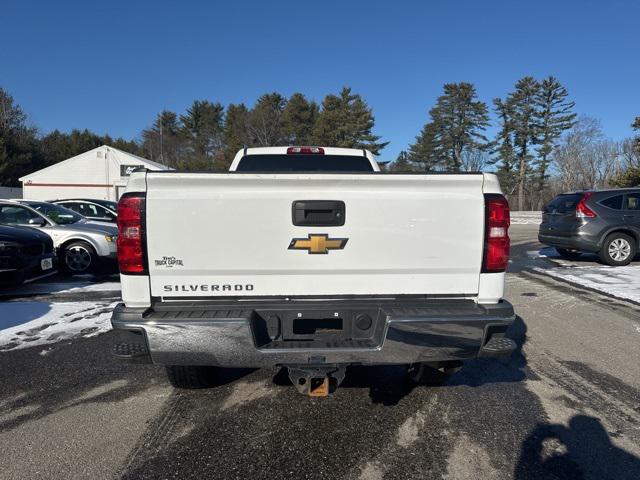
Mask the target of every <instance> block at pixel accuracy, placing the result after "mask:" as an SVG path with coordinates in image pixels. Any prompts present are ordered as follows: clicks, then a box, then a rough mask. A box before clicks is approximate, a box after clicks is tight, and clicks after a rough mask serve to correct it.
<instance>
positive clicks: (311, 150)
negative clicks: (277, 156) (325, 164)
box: [287, 147, 324, 155]
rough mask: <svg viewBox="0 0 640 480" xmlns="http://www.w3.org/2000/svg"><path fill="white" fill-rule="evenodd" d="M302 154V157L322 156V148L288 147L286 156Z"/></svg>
mask: <svg viewBox="0 0 640 480" xmlns="http://www.w3.org/2000/svg"><path fill="white" fill-rule="evenodd" d="M294 153H302V154H304V155H324V148H321V147H289V148H287V155H291V154H294Z"/></svg>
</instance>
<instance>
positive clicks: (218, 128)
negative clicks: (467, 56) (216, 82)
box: [0, 76, 640, 210]
mask: <svg viewBox="0 0 640 480" xmlns="http://www.w3.org/2000/svg"><path fill="white" fill-rule="evenodd" d="M491 113H493V116H494V118H496V120H497V125H496V126H497V127H498V130H497V133H496V135H495V137H494V138H491V139H490V138H488V137H487V134H486V131H487V129H488V128H489V127H490V125H491ZM374 126H375V117H374V115H373V111H372V109H371V107H369V105H368V104H367V103H366V102H365V100H364V99H363V98H362V97H361V96H360V95H358V94H356V93H354V92H353V91H352V90H351V89H350V88H348V87H345V88H343V89H342V90H341V91H340V92H338V93H336V94H328V95H326V96H325V97H324V99H323V100H322V102H321V103H320V104H318V103H316V102H315V101H314V100H311V99H308V98H307V97H306V96H305V95H304V94H302V93H294V94H293V95H291V96H290V97H288V98H287V97H285V96H283V95H281V94H279V93H276V92H273V93H267V94H264V95H262V96H260V97H259V98H258V99H257V101H256V102H255V104H254V105H253V106H252V107H248V106H246V105H245V104H243V103H239V104H230V105H227V106H226V107H225V106H224V105H222V104H221V103H219V102H211V101H209V100H196V101H194V102H193V103H192V104H191V105H190V106H189V108H187V109H186V110H185V111H184V112H183V113H176V112H172V111H169V110H163V111H161V112H160V113H158V115H157V116H156V118H155V120H154V121H153V123H152V124H151V125H150V126H149V127H147V128H145V129H143V130H142V132H141V134H140V137H139V139H137V140H126V139H122V138H111V137H110V136H109V135H98V134H95V133H93V132H90V131H89V130H86V129H85V130H73V131H71V132H69V133H64V132H60V131H58V130H54V131H53V132H50V133H48V134H46V135H40V134H39V133H38V130H37V129H36V128H35V127H33V126H30V125H29V124H28V122H27V117H26V115H25V113H24V112H23V110H22V109H21V108H20V106H19V105H18V104H16V102H15V101H14V99H13V98H12V97H11V95H10V94H9V93H8V92H6V91H5V90H3V89H2V88H0V185H5V186H18V185H19V182H18V178H19V177H21V176H22V175H25V174H27V173H30V172H33V171H35V170H37V169H39V168H43V167H45V166H47V165H50V164H53V163H56V162H59V161H61V160H64V159H66V158H69V157H72V156H74V155H77V154H80V153H82V152H85V151H87V150H90V149H92V148H95V147H97V146H100V145H102V144H108V145H111V146H113V147H116V148H119V149H121V150H124V151H128V152H130V153H134V154H137V155H140V156H143V157H146V158H149V159H151V160H154V161H158V162H160V163H163V164H165V165H168V166H170V167H174V168H180V169H185V170H213V171H224V170H226V169H227V168H228V166H229V165H230V163H231V161H232V160H233V157H234V155H235V154H236V152H237V151H238V150H239V149H241V148H242V147H243V146H248V147H253V146H274V145H329V146H337V147H348V148H367V149H369V150H371V151H372V152H373V153H374V154H379V153H380V151H381V150H382V149H383V148H384V147H385V146H386V145H387V144H388V142H384V141H382V140H381V137H380V136H378V135H375V134H374V133H373V129H374ZM632 127H633V128H634V129H635V130H636V131H637V132H638V136H637V137H635V138H630V139H627V140H625V141H623V142H613V141H611V140H609V139H607V138H606V137H605V136H604V135H603V133H602V128H601V126H600V123H599V122H598V121H597V120H594V119H592V118H589V117H578V116H577V114H576V112H575V103H574V102H573V101H571V100H570V98H569V93H568V91H567V89H566V88H565V87H564V86H563V85H562V84H561V83H560V82H559V81H558V80H557V79H556V78H554V77H548V78H545V79H542V80H537V79H535V78H533V77H530V76H527V77H524V78H522V79H520V80H519V81H518V82H516V84H515V85H514V87H513V90H512V91H511V92H509V93H508V94H507V95H506V96H505V97H504V98H496V99H494V100H493V102H492V109H491V110H490V108H489V106H488V105H487V104H486V103H485V102H483V101H481V100H480V99H479V98H478V95H477V92H476V89H475V87H474V85H473V84H471V83H468V82H461V83H449V84H445V85H444V88H443V92H442V95H440V96H439V97H438V98H437V99H436V102H435V104H434V106H433V107H432V108H431V109H430V110H429V111H428V118H427V121H426V123H425V125H424V126H423V127H422V129H421V130H420V132H419V133H418V135H417V136H416V139H415V142H414V143H412V144H411V145H409V146H408V147H407V149H406V150H403V151H402V152H400V154H399V155H398V158H397V159H396V160H395V161H394V162H393V163H391V164H390V165H388V166H387V167H386V169H387V170H390V171H395V172H403V171H417V172H435V171H449V172H457V171H472V170H485V171H486V170H492V171H495V172H496V173H497V175H498V176H499V178H500V182H501V184H502V188H503V190H504V191H505V193H507V195H508V196H509V197H510V200H511V202H512V204H513V205H514V207H515V208H517V209H520V210H522V209H539V208H541V206H542V205H543V204H544V202H546V201H547V200H549V198H551V197H552V196H553V195H555V194H557V193H559V192H561V191H566V190H572V189H578V188H603V187H608V186H626V185H636V184H639V183H640V117H638V118H636V120H635V122H634V123H633V125H632Z"/></svg>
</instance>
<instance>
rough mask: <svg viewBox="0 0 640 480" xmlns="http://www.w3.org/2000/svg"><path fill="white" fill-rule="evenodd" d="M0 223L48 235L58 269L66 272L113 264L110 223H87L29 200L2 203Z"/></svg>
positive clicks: (113, 238)
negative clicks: (33, 229) (56, 256)
mask: <svg viewBox="0 0 640 480" xmlns="http://www.w3.org/2000/svg"><path fill="white" fill-rule="evenodd" d="M0 223H3V224H7V225H22V226H28V227H32V228H37V229H39V230H41V231H43V232H45V233H47V234H48V235H49V236H50V237H51V238H52V239H53V244H54V246H55V247H56V250H57V252H58V257H59V259H60V266H61V267H62V269H64V270H65V271H67V272H68V273H71V274H82V273H91V272H93V271H95V269H96V268H97V267H98V266H100V264H102V265H105V264H107V265H108V264H111V265H115V262H116V239H117V234H118V229H117V227H116V226H115V225H114V224H113V223H106V222H96V221H92V220H88V219H86V218H85V217H83V216H82V215H80V214H78V213H76V212H74V211H72V210H69V209H66V208H64V207H61V206H60V205H54V204H52V203H47V202H38V201H32V200H1V201H0Z"/></svg>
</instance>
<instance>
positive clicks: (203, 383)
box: [166, 365, 218, 390]
mask: <svg viewBox="0 0 640 480" xmlns="http://www.w3.org/2000/svg"><path fill="white" fill-rule="evenodd" d="M166 369H167V377H168V378H169V382H170V383H171V385H173V386H174V387H175V388H182V389H188V390H193V389H198V388H210V387H213V386H215V385H216V380H217V377H218V376H217V369H216V368H215V367H207V366H200V365H167V366H166Z"/></svg>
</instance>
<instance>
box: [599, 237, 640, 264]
mask: <svg viewBox="0 0 640 480" xmlns="http://www.w3.org/2000/svg"><path fill="white" fill-rule="evenodd" d="M637 248H638V247H637V245H636V241H635V240H634V239H633V237H630V236H629V235H627V234H626V233H619V232H614V233H610V234H609V235H607V237H606V238H605V239H604V242H603V243H602V248H601V249H600V251H599V252H598V256H599V257H600V260H602V262H603V263H606V264H607V265H611V266H612V267H622V266H624V265H629V264H630V263H631V261H632V260H633V257H635V256H636V253H637Z"/></svg>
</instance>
